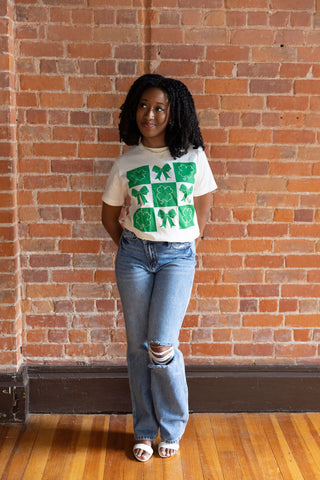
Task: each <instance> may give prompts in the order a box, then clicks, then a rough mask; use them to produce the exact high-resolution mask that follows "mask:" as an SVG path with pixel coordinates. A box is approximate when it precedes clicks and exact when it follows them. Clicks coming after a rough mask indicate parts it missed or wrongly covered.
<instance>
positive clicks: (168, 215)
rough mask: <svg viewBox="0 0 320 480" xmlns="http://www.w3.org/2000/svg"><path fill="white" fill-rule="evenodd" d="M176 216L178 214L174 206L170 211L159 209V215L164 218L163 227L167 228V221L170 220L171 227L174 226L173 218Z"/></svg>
mask: <svg viewBox="0 0 320 480" xmlns="http://www.w3.org/2000/svg"><path fill="white" fill-rule="evenodd" d="M175 216H176V211H175V210H174V209H173V208H172V209H171V210H169V212H168V213H166V212H165V211H164V210H159V213H158V217H160V218H161V220H162V225H161V227H164V228H165V227H166V226H167V221H168V222H169V224H170V227H174V221H173V218H174V217H175Z"/></svg>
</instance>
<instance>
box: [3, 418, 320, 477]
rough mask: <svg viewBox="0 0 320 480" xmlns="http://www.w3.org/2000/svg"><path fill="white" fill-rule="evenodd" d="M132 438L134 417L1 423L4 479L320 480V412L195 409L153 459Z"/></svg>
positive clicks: (31, 419) (38, 419)
mask: <svg viewBox="0 0 320 480" xmlns="http://www.w3.org/2000/svg"><path fill="white" fill-rule="evenodd" d="M158 442H159V439H157V442H156V443H158ZM133 443H134V440H133V424H132V416H131V415H32V416H31V417H30V419H29V421H28V423H27V424H26V425H19V424H11V425H4V424H3V425H0V480H320V413H297V414H292V413H270V414H267V413H261V414H258V413H255V414H243V413H239V414H193V415H191V416H190V420H189V423H188V426H187V428H186V432H185V435H184V436H183V438H182V440H181V442H180V450H179V452H178V453H177V455H175V456H174V457H173V458H170V459H162V458H160V457H159V455H158V454H157V448H156V447H157V445H156V443H155V445H154V451H155V453H154V456H153V457H152V459H151V460H150V461H149V462H147V463H141V462H137V461H136V460H135V459H134V456H133V454H132V446H133Z"/></svg>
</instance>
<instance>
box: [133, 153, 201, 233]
mask: <svg viewBox="0 0 320 480" xmlns="http://www.w3.org/2000/svg"><path fill="white" fill-rule="evenodd" d="M196 171H197V167H196V164H195V163H194V162H177V161H172V162H166V163H165V164H164V165H163V166H161V167H160V166H157V165H155V166H153V167H152V166H149V165H144V166H142V167H138V168H135V169H133V170H129V171H128V172H127V179H128V185H129V189H130V193H131V197H132V199H134V201H135V202H136V211H135V213H134V215H133V225H134V227H135V228H137V229H138V230H140V231H142V232H156V231H158V230H161V229H186V228H189V227H192V226H193V225H194V214H195V210H194V206H193V195H192V193H193V188H194V183H195V175H196Z"/></svg>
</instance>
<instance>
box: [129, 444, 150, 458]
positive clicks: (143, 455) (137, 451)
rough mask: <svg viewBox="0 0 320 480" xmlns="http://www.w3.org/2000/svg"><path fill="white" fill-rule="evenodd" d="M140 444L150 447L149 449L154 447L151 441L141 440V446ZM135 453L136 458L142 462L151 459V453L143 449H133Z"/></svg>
mask: <svg viewBox="0 0 320 480" xmlns="http://www.w3.org/2000/svg"><path fill="white" fill-rule="evenodd" d="M140 443H142V444H144V445H148V446H149V447H151V446H152V442H151V441H150V440H139V444H140ZM133 451H134V455H135V457H136V458H137V459H138V460H140V461H141V462H145V461H146V460H147V459H148V458H149V457H150V453H148V452H146V451H145V450H143V449H142V448H135V447H133Z"/></svg>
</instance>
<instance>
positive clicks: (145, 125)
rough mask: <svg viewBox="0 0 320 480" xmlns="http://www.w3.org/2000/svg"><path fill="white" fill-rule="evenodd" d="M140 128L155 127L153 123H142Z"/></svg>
mask: <svg viewBox="0 0 320 480" xmlns="http://www.w3.org/2000/svg"><path fill="white" fill-rule="evenodd" d="M142 126H143V127H144V128H154V127H155V126H156V125H155V123H149V122H143V123H142Z"/></svg>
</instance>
